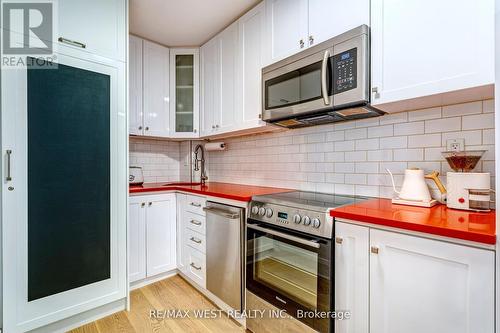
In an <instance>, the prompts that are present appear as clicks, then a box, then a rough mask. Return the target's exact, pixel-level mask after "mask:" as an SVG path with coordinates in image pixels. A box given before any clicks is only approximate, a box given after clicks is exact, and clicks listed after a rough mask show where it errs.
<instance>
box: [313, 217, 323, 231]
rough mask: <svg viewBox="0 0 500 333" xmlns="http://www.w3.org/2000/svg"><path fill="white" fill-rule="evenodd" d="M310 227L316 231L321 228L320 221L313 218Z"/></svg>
mask: <svg viewBox="0 0 500 333" xmlns="http://www.w3.org/2000/svg"><path fill="white" fill-rule="evenodd" d="M311 225H312V227H313V228H316V229H318V228H319V227H320V226H321V221H320V220H319V219H318V218H315V219H313V220H312V223H311Z"/></svg>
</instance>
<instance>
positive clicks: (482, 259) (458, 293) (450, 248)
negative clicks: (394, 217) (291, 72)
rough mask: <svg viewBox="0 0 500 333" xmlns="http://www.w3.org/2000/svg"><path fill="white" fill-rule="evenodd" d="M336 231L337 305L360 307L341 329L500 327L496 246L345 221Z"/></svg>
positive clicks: (432, 332) (436, 331) (450, 332)
mask: <svg viewBox="0 0 500 333" xmlns="http://www.w3.org/2000/svg"><path fill="white" fill-rule="evenodd" d="M335 234H336V247H335V250H336V254H335V259H336V262H335V270H336V272H335V274H336V275H335V279H336V281H335V293H336V296H335V301H336V306H335V308H336V309H337V310H350V311H351V313H352V318H351V319H350V320H344V321H343V322H337V324H336V325H337V326H336V332H350V333H355V332H356V333H358V332H368V331H369V332H371V333H396V332H398V333H399V332H405V333H417V332H428V333H457V332H459V333H461V332H463V333H465V332H484V333H493V332H494V327H495V317H494V314H495V303H494V296H495V289H494V287H495V285H494V281H495V273H494V268H495V254H494V252H493V251H490V250H486V249H479V248H475V247H470V246H464V245H457V244H452V243H449V242H445V241H439V240H431V239H427V238H421V237H416V236H409V235H404V234H400V233H397V232H389V231H382V230H378V229H372V228H368V227H363V226H358V225H352V224H349V223H341V222H336V232H335ZM368 267H369V273H368ZM368 281H369V283H368V284H367V282H368ZM368 309H369V312H368Z"/></svg>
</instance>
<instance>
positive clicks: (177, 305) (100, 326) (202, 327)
mask: <svg viewBox="0 0 500 333" xmlns="http://www.w3.org/2000/svg"><path fill="white" fill-rule="evenodd" d="M130 304H131V309H130V312H127V311H122V312H119V313H116V314H114V315H111V316H109V317H105V318H103V319H100V320H98V321H95V322H92V323H90V324H87V325H85V326H82V327H79V328H77V329H75V330H73V331H71V333H115V332H117V333H118V332H140V333H142V332H144V333H147V332H155V333H161V332H200V333H201V332H220V333H225V332H231V333H232V332H240V333H241V332H245V330H244V329H243V328H242V327H241V326H239V325H238V324H237V323H236V322H234V321H233V320H231V319H229V318H227V316H225V315H224V316H221V317H220V318H217V319H198V318H194V317H193V316H191V318H184V319H168V318H167V319H164V320H156V319H150V317H149V315H150V310H152V309H153V310H155V309H156V310H168V309H176V310H204V309H217V308H216V307H215V305H213V304H212V303H211V302H210V301H209V300H208V299H207V298H205V297H204V296H203V295H202V294H200V293H199V292H198V291H197V290H196V289H194V288H193V287H192V286H191V285H189V284H188V283H187V282H186V281H184V280H183V279H182V278H181V277H179V276H174V277H171V278H169V279H166V280H163V281H160V282H157V283H154V284H151V285H149V286H146V287H143V288H140V289H136V290H134V291H132V292H131V293H130Z"/></svg>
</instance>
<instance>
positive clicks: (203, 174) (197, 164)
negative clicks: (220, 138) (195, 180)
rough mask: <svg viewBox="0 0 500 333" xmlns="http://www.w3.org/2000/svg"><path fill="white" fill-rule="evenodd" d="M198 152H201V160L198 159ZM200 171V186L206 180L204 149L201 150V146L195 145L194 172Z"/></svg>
mask: <svg viewBox="0 0 500 333" xmlns="http://www.w3.org/2000/svg"><path fill="white" fill-rule="evenodd" d="M199 152H201V158H199V159H198V153H199ZM200 169H201V173H200V183H201V185H205V182H206V181H207V180H208V177H207V174H206V172H205V149H203V146H202V145H197V146H196V148H194V171H200Z"/></svg>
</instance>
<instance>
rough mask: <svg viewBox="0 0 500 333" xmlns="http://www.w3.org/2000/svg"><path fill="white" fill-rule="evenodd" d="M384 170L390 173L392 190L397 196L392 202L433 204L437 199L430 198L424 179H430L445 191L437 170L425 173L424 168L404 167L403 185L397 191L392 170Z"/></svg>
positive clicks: (417, 204)
mask: <svg viewBox="0 0 500 333" xmlns="http://www.w3.org/2000/svg"><path fill="white" fill-rule="evenodd" d="M386 170H387V172H388V173H389V174H390V175H391V181H392V187H393V188H394V192H396V193H397V194H398V198H396V199H393V203H396V204H405V205H416V206H427V207H431V206H433V205H435V204H436V203H437V201H436V200H433V199H432V197H431V193H430V191H429V188H428V187H427V183H426V182H425V179H432V180H433V181H434V182H435V183H436V185H437V186H438V188H439V190H441V191H442V192H443V191H444V192H446V190H445V189H444V186H443V184H442V183H441V181H440V180H439V177H438V176H439V172H437V171H434V172H432V173H431V174H429V175H425V173H424V170H422V169H418V168H415V169H406V170H405V178H404V180H403V186H402V187H401V190H399V191H398V190H397V189H396V184H395V182H394V176H393V175H392V172H391V171H390V170H389V169H386Z"/></svg>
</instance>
